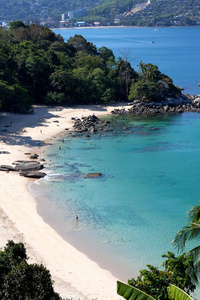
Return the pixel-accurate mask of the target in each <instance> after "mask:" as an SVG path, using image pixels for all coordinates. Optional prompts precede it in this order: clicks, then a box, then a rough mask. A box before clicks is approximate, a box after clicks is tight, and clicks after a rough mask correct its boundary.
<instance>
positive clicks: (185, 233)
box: [172, 222, 200, 251]
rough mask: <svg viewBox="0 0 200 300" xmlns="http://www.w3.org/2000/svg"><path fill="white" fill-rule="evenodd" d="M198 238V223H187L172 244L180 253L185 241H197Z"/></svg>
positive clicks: (199, 226)
mask: <svg viewBox="0 0 200 300" xmlns="http://www.w3.org/2000/svg"><path fill="white" fill-rule="evenodd" d="M199 237H200V223H199V222H198V223H189V224H188V225H186V226H184V227H183V228H182V229H181V230H180V231H179V232H178V233H177V234H176V236H175V238H174V240H173V241H172V243H173V245H174V246H175V247H176V248H178V250H179V251H182V250H183V249H184V248H185V244H186V242H187V241H191V240H194V239H198V238H199Z"/></svg>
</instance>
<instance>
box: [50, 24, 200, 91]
mask: <svg viewBox="0 0 200 300" xmlns="http://www.w3.org/2000/svg"><path fill="white" fill-rule="evenodd" d="M54 32H55V33H56V34H58V33H60V34H61V35H62V36H63V38H64V40H65V41H67V40H68V39H69V38H70V37H71V36H74V35H75V34H80V35H82V36H83V37H84V38H85V39H86V40H87V41H89V42H92V43H93V44H94V45H95V46H97V48H100V47H102V46H105V47H107V48H110V49H112V50H113V52H114V54H115V57H116V58H118V57H120V56H121V57H123V58H126V57H127V59H128V61H130V62H131V64H132V65H133V66H134V68H135V70H137V69H138V64H139V63H140V61H143V62H144V63H152V64H155V65H158V67H159V69H160V71H161V72H162V73H164V74H167V75H168V76H170V77H171V78H172V79H173V81H174V83H175V84H176V85H178V86H180V87H183V88H184V89H185V90H184V93H188V94H200V87H198V86H197V85H198V84H199V83H200V55H199V52H200V50H199V49H200V27H164V28H163V27H161V28H133V27H125V28H86V29H83V28H74V29H58V30H54ZM152 42H154V43H152Z"/></svg>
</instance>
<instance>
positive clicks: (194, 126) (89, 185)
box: [32, 27, 200, 299]
mask: <svg viewBox="0 0 200 300" xmlns="http://www.w3.org/2000/svg"><path fill="white" fill-rule="evenodd" d="M55 32H56V33H60V34H62V35H63V36H64V38H65V40H66V39H67V38H68V37H70V36H72V35H74V34H75V33H78V34H82V35H83V36H85V37H86V39H88V40H89V41H92V42H93V43H94V44H95V45H97V47H101V46H102V45H105V46H106V47H109V48H112V49H113V50H114V53H115V55H117V53H118V51H121V50H123V49H126V50H130V55H131V56H132V57H133V58H134V59H135V60H137V63H139V61H140V60H142V61H144V62H152V63H155V64H158V65H159V66H160V69H161V70H162V71H163V72H165V73H167V74H168V75H170V76H172V77H173V78H174V81H175V83H176V84H179V85H181V86H184V87H185V89H187V92H189V91H191V93H192V94H197V93H198V90H197V83H199V82H200V55H199V47H200V28H199V27H195V28H160V29H159V30H157V31H154V29H153V28H116V29H112V28H111V29H110V28H109V29H107V28H106V29H81V30H80V29H79V30H78V29H77V30H76V29H72V30H55ZM152 40H153V41H155V43H154V44H151V43H150V41H152ZM107 118H110V119H111V120H112V121H113V122H114V125H113V126H114V128H115V130H114V131H113V132H108V133H104V134H103V135H92V136H91V137H90V138H86V137H75V138H72V137H70V136H69V135H68V134H67V133H63V134H62V135H61V137H59V138H58V140H57V141H56V143H55V144H54V145H52V146H50V147H49V148H48V149H47V150H46V153H45V155H46V160H47V161H49V167H48V173H49V175H48V176H47V177H45V178H44V179H42V180H40V181H39V182H38V183H37V184H34V185H33V186H32V190H33V193H34V195H35V196H36V198H37V203H38V212H39V213H40V214H41V215H42V216H43V218H44V220H45V221H46V222H48V223H50V224H51V225H52V226H53V227H54V228H55V229H56V230H57V231H58V232H59V234H60V235H62V236H63V237H64V238H65V239H66V240H67V241H69V242H70V243H72V244H73V245H74V246H76V247H77V248H78V249H79V250H81V251H82V252H84V253H86V254H87V255H88V256H89V257H90V258H91V259H93V260H95V261H97V262H98V263H99V264H100V266H102V267H103V268H106V269H108V270H110V271H111V272H112V273H113V274H114V275H115V276H116V277H118V278H120V279H122V280H124V281H126V280H127V279H128V278H132V277H136V276H137V275H138V273H139V270H140V269H142V268H145V266H146V264H152V265H154V266H159V265H160V264H161V263H162V258H161V255H162V254H164V253H167V250H170V251H172V252H175V249H174V248H173V247H172V244H171V241H172V240H173V238H174V237H175V234H176V233H177V231H179V230H180V229H181V228H182V226H184V225H186V223H187V211H188V210H189V209H190V208H191V207H192V206H195V205H197V204H198V203H199V200H200V184H199V183H200V171H199V170H200V155H199V153H200V115H199V114H197V113H183V114H179V115H164V116H150V117H133V116H132V117H131V116H129V117H128V116H127V117H126V118H125V117H123V118H122V117H120V118H114V117H108V116H107ZM124 126H126V127H127V128H128V129H127V130H124V129H123V128H124ZM62 139H64V143H63V141H62ZM59 146H61V150H58V149H59ZM89 172H101V173H102V174H103V176H102V177H100V178H97V179H86V178H85V175H86V174H87V173H89ZM38 195H39V196H38ZM76 215H78V216H79V221H78V223H77V222H76V220H75V216H76ZM196 299H198V298H196Z"/></svg>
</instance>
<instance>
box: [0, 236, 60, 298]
mask: <svg viewBox="0 0 200 300" xmlns="http://www.w3.org/2000/svg"><path fill="white" fill-rule="evenodd" d="M0 298H1V299H2V300H10V299H13V300H15V299H16V300H20V299H21V300H23V299H32V300H38V299H40V300H49V299H52V300H61V297H60V296H59V295H58V294H57V293H56V292H54V289H53V281H52V279H51V275H50V272H49V271H48V270H47V269H46V268H45V267H44V266H43V265H37V264H30V265H29V264H28V262H27V254H26V249H25V247H24V244H23V243H14V242H13V241H8V243H7V244H6V247H5V248H4V250H2V251H0Z"/></svg>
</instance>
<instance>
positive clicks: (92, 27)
mask: <svg viewBox="0 0 200 300" xmlns="http://www.w3.org/2000/svg"><path fill="white" fill-rule="evenodd" d="M189 27H194V28H196V27H197V28H198V27H199V28H200V25H197V26H155V27H149V26H125V25H121V26H80V27H79V26H77V27H56V28H50V29H51V30H60V29H61V30H63V29H64V30H71V29H106V28H116V29H117V28H152V29H155V28H158V29H162V28H189Z"/></svg>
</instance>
